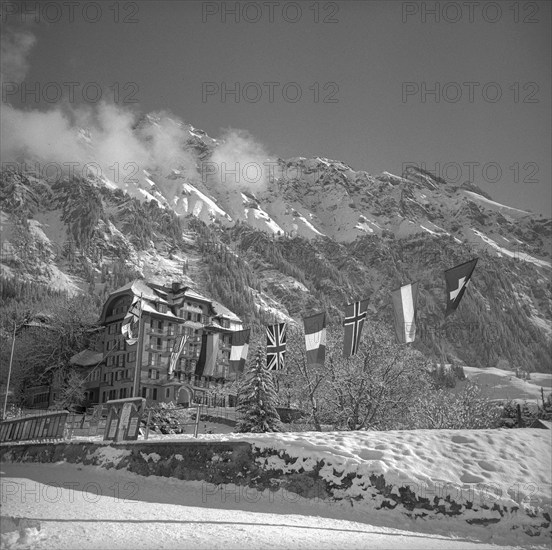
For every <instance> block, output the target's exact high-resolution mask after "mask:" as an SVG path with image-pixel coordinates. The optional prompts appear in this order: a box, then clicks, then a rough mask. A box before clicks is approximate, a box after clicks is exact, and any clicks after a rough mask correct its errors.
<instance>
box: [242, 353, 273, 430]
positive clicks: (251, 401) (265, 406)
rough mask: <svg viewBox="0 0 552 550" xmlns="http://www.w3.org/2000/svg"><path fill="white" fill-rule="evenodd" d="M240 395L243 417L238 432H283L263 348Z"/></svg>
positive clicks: (244, 382) (245, 380) (256, 355)
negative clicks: (265, 365)
mask: <svg viewBox="0 0 552 550" xmlns="http://www.w3.org/2000/svg"><path fill="white" fill-rule="evenodd" d="M239 395H240V400H239V404H238V413H241V415H242V416H241V420H240V421H239V422H238V424H237V427H236V431H237V432H240V433H243V432H254V433H259V432H261V433H263V432H281V431H282V429H283V426H282V422H281V420H280V415H279V414H278V411H277V410H276V406H275V403H276V400H277V396H276V388H275V386H274V381H273V379H272V375H271V373H270V371H268V370H267V369H266V368H265V367H264V354H263V351H262V348H261V347H259V348H258V349H257V352H256V354H255V359H254V363H253V365H252V366H251V368H250V370H249V372H248V373H247V376H246V377H245V379H244V381H243V384H242V386H241V387H240V391H239Z"/></svg>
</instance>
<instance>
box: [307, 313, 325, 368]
mask: <svg viewBox="0 0 552 550" xmlns="http://www.w3.org/2000/svg"><path fill="white" fill-rule="evenodd" d="M303 323H304V325H305V347H306V348H307V365H317V364H318V365H323V364H324V359H325V357H326V312H325V311H324V312H322V313H316V314H315V315H311V316H310V317H305V318H303Z"/></svg>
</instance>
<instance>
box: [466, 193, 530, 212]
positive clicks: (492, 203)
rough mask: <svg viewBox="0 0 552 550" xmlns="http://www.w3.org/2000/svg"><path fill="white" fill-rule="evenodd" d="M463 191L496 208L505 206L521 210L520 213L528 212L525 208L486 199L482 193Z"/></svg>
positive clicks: (516, 210) (509, 208)
mask: <svg viewBox="0 0 552 550" xmlns="http://www.w3.org/2000/svg"><path fill="white" fill-rule="evenodd" d="M464 193H465V194H466V195H469V196H470V197H472V198H474V199H477V200H478V201H481V202H484V203H487V204H489V205H491V206H497V207H498V208H507V209H508V210H514V211H515V212H521V213H522V214H529V213H530V212H527V211H526V210H520V209H519V208H513V207H512V206H506V205H505V204H500V203H499V202H496V201H492V200H491V199H487V198H486V197H483V196H482V195H479V194H477V193H474V192H473V191H464Z"/></svg>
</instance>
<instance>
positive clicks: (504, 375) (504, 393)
mask: <svg viewBox="0 0 552 550" xmlns="http://www.w3.org/2000/svg"><path fill="white" fill-rule="evenodd" d="M463 368H464V373H465V374H466V376H467V377H468V378H469V379H470V380H473V381H474V382H477V384H478V385H479V386H480V387H481V389H482V391H483V393H484V394H485V395H486V396H488V397H489V398H490V399H500V400H510V399H512V400H513V399H516V400H518V401H523V400H530V401H535V400H538V401H539V403H540V402H541V387H542V388H544V396H545V398H546V397H547V396H548V394H549V393H550V392H551V390H552V374H547V373H543V372H536V373H531V380H522V379H521V378H516V375H515V373H514V372H512V371H507V370H503V369H497V368H494V367H489V368H486V369H481V368H478V367H463ZM541 404H542V403H541Z"/></svg>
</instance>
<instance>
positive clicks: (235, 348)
mask: <svg viewBox="0 0 552 550" xmlns="http://www.w3.org/2000/svg"><path fill="white" fill-rule="evenodd" d="M250 334H251V330H250V329H246V330H237V331H236V332H233V333H232V337H231V344H230V345H231V346H232V347H231V348H230V372H235V373H238V372H239V373H242V372H243V369H244V366H245V360H246V359H247V353H248V351H249V336H250Z"/></svg>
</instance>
